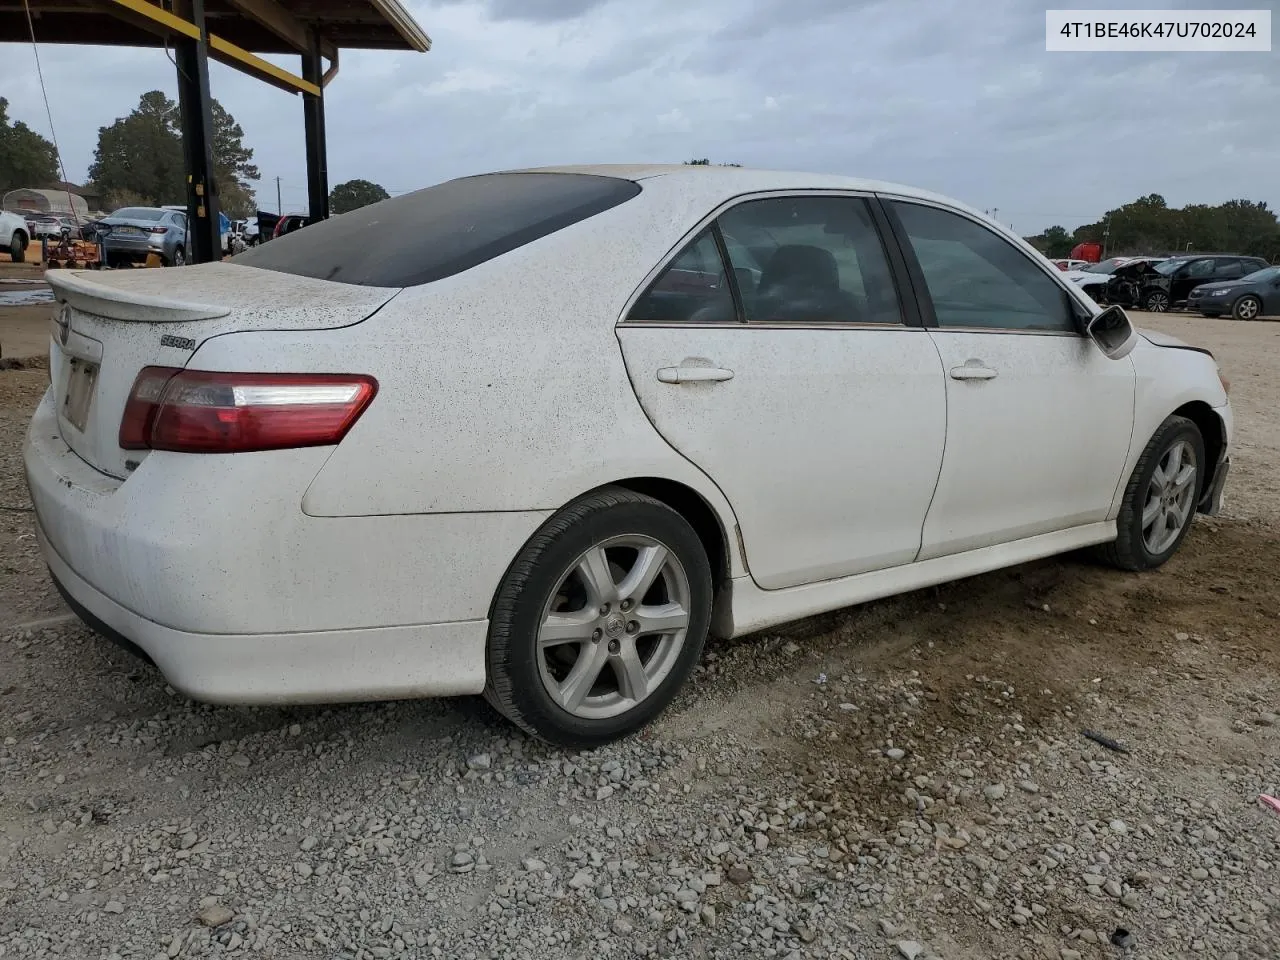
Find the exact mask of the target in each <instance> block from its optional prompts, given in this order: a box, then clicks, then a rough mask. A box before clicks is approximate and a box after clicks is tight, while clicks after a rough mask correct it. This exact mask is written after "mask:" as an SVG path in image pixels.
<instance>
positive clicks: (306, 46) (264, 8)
mask: <svg viewBox="0 0 1280 960" xmlns="http://www.w3.org/2000/svg"><path fill="white" fill-rule="evenodd" d="M229 2H230V3H231V5H232V6H233V7H235V8H236V9H237V10H239V11H240V12H241V13H243V14H244V15H245V16H247V17H249V19H251V20H253V21H255V22H257V23H259V24H261V25H262V26H263V27H265V28H266V29H268V30H270V31H271V32H272V33H274V34H275V35H276V36H277V37H279V38H280V39H282V40H285V41H287V42H288V43H289V45H290V46H291V47H293V48H294V49H295V50H297V51H298V52H299V53H306V52H308V51H309V50H310V49H311V41H310V38H309V36H308V30H307V25H306V24H305V23H303V22H302V21H301V20H299V19H298V18H297V17H295V16H294V15H293V14H292V13H290V12H289V11H288V10H286V9H285V8H284V7H282V6H281V5H280V4H279V3H277V2H276V0H229ZM321 53H322V54H323V55H324V56H325V57H327V58H328V59H330V60H332V59H333V58H334V55H335V54H334V49H333V45H332V44H330V43H322V45H321Z"/></svg>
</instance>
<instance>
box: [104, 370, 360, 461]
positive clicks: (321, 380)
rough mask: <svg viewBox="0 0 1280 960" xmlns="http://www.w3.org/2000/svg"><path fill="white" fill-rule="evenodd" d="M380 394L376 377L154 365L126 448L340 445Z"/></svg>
mask: <svg viewBox="0 0 1280 960" xmlns="http://www.w3.org/2000/svg"><path fill="white" fill-rule="evenodd" d="M377 392H378V382H377V381H376V380H374V379H373V378H372V377H366V376H359V375H347V374H328V373H320V374H310V373H215V372H213V371H209V370H178V369H175V368H172V367H146V368H144V369H143V370H142V371H141V372H140V373H139V374H138V377H137V379H136V380H135V381H134V384H133V390H132V392H131V393H130V395H129V402H128V403H127V404H126V405H125V410H124V417H123V418H122V420H121V422H120V446H121V447H123V448H124V449H126V450H175V451H179V452H182V453H247V452H249V451H252V450H282V449H286V448H290V447H316V446H327V445H331V444H335V443H338V442H339V441H340V440H341V439H342V438H343V437H344V436H346V433H347V431H348V430H350V429H351V427H352V426H353V425H354V424H355V422H356V420H358V419H359V418H360V414H362V413H363V412H364V410H365V408H366V407H367V406H368V405H369V401H371V400H372V399H373V397H374V394H376V393H377Z"/></svg>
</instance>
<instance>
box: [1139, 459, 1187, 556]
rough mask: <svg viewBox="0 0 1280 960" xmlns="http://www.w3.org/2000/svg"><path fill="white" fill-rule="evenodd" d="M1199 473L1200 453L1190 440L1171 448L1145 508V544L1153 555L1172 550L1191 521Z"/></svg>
mask: <svg viewBox="0 0 1280 960" xmlns="http://www.w3.org/2000/svg"><path fill="white" fill-rule="evenodd" d="M1199 473H1200V468H1199V465H1198V464H1197V463H1196V452H1195V450H1194V449H1193V448H1192V446H1191V444H1190V443H1188V442H1187V441H1186V440H1178V441H1177V442H1176V443H1173V444H1171V445H1170V446H1169V448H1168V449H1167V450H1166V451H1165V452H1164V456H1162V457H1161V458H1160V462H1159V463H1158V464H1157V466H1156V469H1155V472H1154V473H1152V475H1151V480H1150V481H1149V482H1148V483H1147V496H1146V502H1145V503H1144V505H1143V508H1142V542H1143V544H1144V545H1145V546H1146V548H1147V551H1148V552H1149V553H1151V554H1153V555H1159V554H1162V553H1164V552H1165V551H1166V550H1168V549H1169V547H1170V546H1172V545H1173V543H1174V542H1175V541H1176V540H1177V539H1178V536H1179V535H1180V534H1181V533H1182V529H1183V527H1185V526H1186V525H1187V523H1188V522H1189V520H1190V519H1191V511H1192V508H1193V507H1194V506H1195V495H1196V490H1197V488H1198V484H1197V483H1196V478H1197V477H1198V475H1199Z"/></svg>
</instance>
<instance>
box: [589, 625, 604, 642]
mask: <svg viewBox="0 0 1280 960" xmlns="http://www.w3.org/2000/svg"><path fill="white" fill-rule="evenodd" d="M603 636H604V631H603V630H601V629H600V628H599V627H596V628H595V629H594V630H592V631H591V642H592V643H595V642H596V641H598V640H599V639H600V638H601V637H603Z"/></svg>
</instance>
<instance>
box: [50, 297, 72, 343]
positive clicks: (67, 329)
mask: <svg viewBox="0 0 1280 960" xmlns="http://www.w3.org/2000/svg"><path fill="white" fill-rule="evenodd" d="M54 323H56V324H57V325H58V342H59V343H60V344H62V345H63V346H64V347H65V346H66V345H67V340H68V338H69V337H70V336H71V308H70V307H69V306H67V304H65V303H64V304H63V305H62V309H61V310H59V311H58V315H57V317H56V318H55V319H54Z"/></svg>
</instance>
